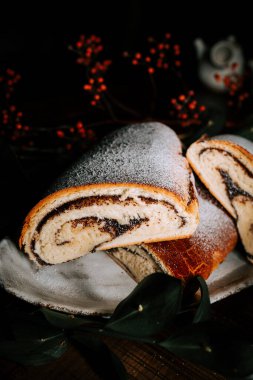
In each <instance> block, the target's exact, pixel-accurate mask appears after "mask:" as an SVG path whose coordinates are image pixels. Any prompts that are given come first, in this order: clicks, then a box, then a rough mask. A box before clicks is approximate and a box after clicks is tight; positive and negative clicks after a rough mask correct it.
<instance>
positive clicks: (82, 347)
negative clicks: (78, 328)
mask: <svg viewBox="0 0 253 380" xmlns="http://www.w3.org/2000/svg"><path fill="white" fill-rule="evenodd" d="M70 341H71V342H72V344H73V345H74V346H75V347H76V348H77V349H78V351H79V352H80V353H81V354H82V355H83V356H84V357H85V358H86V359H87V361H88V362H89V364H90V366H91V367H92V368H93V370H94V371H95V372H96V373H97V374H98V375H99V376H100V377H101V378H102V379H110V380H127V379H128V376H127V372H126V370H125V367H124V366H123V364H122V363H121V361H120V359H119V358H118V357H117V356H116V355H115V354H114V353H113V352H111V351H110V350H109V348H108V347H107V346H106V344H105V343H103V342H102V341H101V340H100V339H98V338H95V337H93V336H90V335H81V334H80V333H79V334H78V333H74V334H73V335H72V336H71V337H70Z"/></svg>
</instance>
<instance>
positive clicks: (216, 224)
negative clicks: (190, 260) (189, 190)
mask: <svg viewBox="0 0 253 380" xmlns="http://www.w3.org/2000/svg"><path fill="white" fill-rule="evenodd" d="M198 193H199V197H198V199H199V211H200V222H199V225H198V227H197V230H196V231H195V233H194V234H193V236H192V237H191V238H190V239H189V240H190V241H191V242H192V243H194V244H195V245H196V244H197V245H198V247H199V250H203V251H208V252H210V251H213V252H215V251H216V250H223V247H226V246H227V245H228V244H229V243H230V242H231V240H234V239H235V236H236V228H235V225H234V222H233V220H232V218H231V217H230V216H229V215H228V214H227V212H226V211H225V210H224V209H223V208H222V206H219V205H218V203H217V201H216V200H215V199H214V198H213V197H212V196H211V195H210V194H209V193H207V191H206V190H204V189H200V187H198Z"/></svg>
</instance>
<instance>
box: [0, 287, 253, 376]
mask: <svg viewBox="0 0 253 380" xmlns="http://www.w3.org/2000/svg"><path fill="white" fill-rule="evenodd" d="M252 299H253V287H251V288H248V289H245V290H243V291H242V292H241V293H239V294H236V295H234V296H231V297H228V298H227V299H225V300H223V301H220V302H218V303H216V304H214V305H212V310H213V316H214V318H215V319H216V320H219V321H222V322H225V323H226V322H230V323H232V324H233V325H234V326H235V329H239V330H240V331H242V332H246V333H252V332H253V323H252V320H253V302H252ZM105 342H106V343H107V344H108V346H109V347H110V348H111V349H112V350H113V351H114V352H115V353H116V354H117V355H118V356H119V357H120V359H121V360H122V362H123V363H124V365H125V367H126V369H127V372H128V374H129V379H130V380H133V379H138V380H149V379H152V380H159V379H171V380H174V379H177V380H185V379H194V380H213V379H219V380H222V379H225V377H223V376H221V375H220V374H218V373H215V372H213V371H210V370H208V369H206V368H203V367H200V366H198V365H195V364H192V363H190V362H188V361H186V360H182V359H181V358H178V357H176V356H174V355H172V354H170V353H169V352H168V351H166V350H164V349H162V348H156V347H155V348H154V347H153V346H151V345H147V344H139V343H134V342H129V341H123V340H120V339H112V338H105ZM0 379H3V380H5V379H6V380H14V379H15V380H25V379H36V380H42V379H43V380H45V379H46V380H50V379H61V380H65V379H77V380H79V379H80V380H81V379H85V380H89V379H90V380H97V379H100V378H99V377H98V376H97V375H96V374H95V373H94V372H93V370H92V369H91V368H90V366H89V364H88V363H87V361H86V360H85V359H84V358H83V357H82V356H81V355H80V353H79V352H78V351H77V350H75V349H74V348H73V347H70V348H69V350H68V351H67V352H66V353H65V354H64V355H63V356H62V357H61V358H60V359H58V360H56V361H54V362H52V363H50V364H48V365H44V366H40V367H24V366H21V365H19V364H16V363H13V362H10V361H6V360H0Z"/></svg>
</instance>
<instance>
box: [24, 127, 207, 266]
mask: <svg viewBox="0 0 253 380" xmlns="http://www.w3.org/2000/svg"><path fill="white" fill-rule="evenodd" d="M198 218H199V217H198V201H197V197H196V190H195V186H194V182H193V177H192V173H191V169H190V167H189V164H188V162H187V160H186V159H185V158H184V157H183V156H182V151H181V143H180V140H179V139H178V137H177V136H176V134H175V133H174V132H173V131H172V130H171V129H170V128H168V127H167V126H165V125H162V124H160V123H145V124H137V125H131V126H127V127H125V128H122V129H120V130H117V131H116V132H114V133H112V134H111V135H109V136H108V137H106V138H105V139H104V140H103V141H102V142H101V143H100V144H98V145H97V146H96V147H94V148H93V150H91V151H89V152H87V153H85V154H84V155H83V156H82V157H81V158H80V160H79V161H78V162H77V163H76V164H75V165H74V166H73V167H71V168H70V169H69V170H67V171H66V172H65V174H64V175H63V176H62V177H61V178H59V180H58V181H57V182H56V183H55V184H54V185H53V186H52V188H51V189H50V191H49V193H48V195H47V196H46V197H45V198H44V199H43V200H41V201H40V202H39V203H38V204H37V205H36V206H35V207H34V208H33V209H32V210H31V212H30V213H29V214H28V216H27V218H26V220H25V223H24V227H23V230H22V233H21V237H20V247H21V249H23V250H24V252H26V253H27V254H28V255H29V257H30V258H31V259H33V260H35V261H37V262H44V263H49V264H57V263H62V262H66V261H69V260H72V259H75V258H78V257H80V256H82V255H84V254H86V253H88V252H90V251H94V250H107V249H110V248H115V247H122V246H130V245H133V244H140V243H143V242H153V241H163V240H170V239H181V238H184V237H187V236H191V235H192V234H193V233H194V231H195V229H196V227H197V225H198Z"/></svg>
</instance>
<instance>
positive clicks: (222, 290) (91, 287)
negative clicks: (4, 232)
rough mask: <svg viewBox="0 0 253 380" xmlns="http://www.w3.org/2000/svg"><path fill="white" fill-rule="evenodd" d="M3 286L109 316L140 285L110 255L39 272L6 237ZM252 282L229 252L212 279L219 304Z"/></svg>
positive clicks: (59, 306) (252, 275)
mask: <svg viewBox="0 0 253 380" xmlns="http://www.w3.org/2000/svg"><path fill="white" fill-rule="evenodd" d="M0 284H1V285H2V286H3V287H4V288H5V289H6V290H7V291H8V292H10V293H12V294H14V295H16V296H17V297H19V298H22V299H24V300H26V301H28V302H31V303H34V304H40V305H43V306H46V307H50V308H52V309H55V310H60V311H65V312H68V313H72V314H83V315H91V314H110V313H111V312H112V311H113V310H114V309H115V307H116V306H117V304H118V303H119V302H120V301H121V300H122V299H123V298H125V297H126V296H127V295H128V294H129V293H130V292H131V291H132V290H133V288H134V287H135V286H136V283H135V282H134V281H133V280H132V279H131V278H130V277H129V276H128V275H127V274H126V273H125V272H124V271H123V270H122V269H121V268H120V267H119V266H118V265H117V264H116V263H115V262H114V261H113V260H111V259H110V258H109V257H108V256H107V255H106V253H104V252H96V253H91V254H88V255H87V256H84V257H82V258H80V259H77V260H74V261H71V262H68V263H65V264H58V265H52V266H45V267H42V268H41V269H38V268H37V267H36V266H35V265H34V264H33V263H32V262H31V261H30V260H29V259H28V258H27V257H26V256H25V255H24V254H23V253H22V252H20V251H19V250H18V249H17V248H16V246H15V245H14V244H13V242H11V241H10V240H8V239H4V240H2V241H1V242H0ZM252 284H253V265H251V264H248V263H247V262H246V261H245V260H244V258H242V257H241V256H240V254H239V253H237V252H232V253H230V254H229V256H228V257H227V259H226V260H225V261H224V263H223V264H221V265H220V266H219V268H218V269H217V270H216V271H215V272H213V274H212V276H211V277H210V278H209V280H208V286H209V290H210V296H211V301H212V302H216V301H218V300H220V299H222V298H225V297H227V296H229V295H231V294H234V293H237V292H239V291H240V290H241V289H243V288H245V287H248V286H250V285H252Z"/></svg>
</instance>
